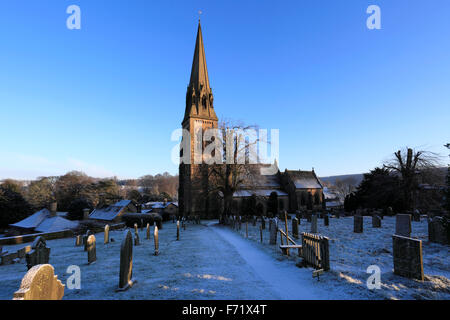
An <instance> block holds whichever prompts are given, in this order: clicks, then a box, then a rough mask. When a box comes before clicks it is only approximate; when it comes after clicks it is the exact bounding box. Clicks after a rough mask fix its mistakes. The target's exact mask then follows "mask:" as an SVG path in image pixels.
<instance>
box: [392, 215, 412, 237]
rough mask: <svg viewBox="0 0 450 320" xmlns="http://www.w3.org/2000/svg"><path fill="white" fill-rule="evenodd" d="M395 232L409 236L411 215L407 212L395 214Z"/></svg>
mask: <svg viewBox="0 0 450 320" xmlns="http://www.w3.org/2000/svg"><path fill="white" fill-rule="evenodd" d="M395 234H396V235H398V236H403V237H410V236H411V216H410V215H409V214H397V216H396V217H395Z"/></svg>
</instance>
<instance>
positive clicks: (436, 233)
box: [428, 216, 450, 244]
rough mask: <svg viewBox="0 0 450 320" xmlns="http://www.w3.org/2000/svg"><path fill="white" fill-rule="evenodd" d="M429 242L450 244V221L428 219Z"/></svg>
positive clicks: (435, 218) (442, 218)
mask: <svg viewBox="0 0 450 320" xmlns="http://www.w3.org/2000/svg"><path fill="white" fill-rule="evenodd" d="M428 241H430V242H436V243H440V244H450V220H446V219H445V218H444V217H438V216H435V217H433V218H432V219H428Z"/></svg>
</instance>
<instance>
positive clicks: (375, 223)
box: [372, 216, 381, 228]
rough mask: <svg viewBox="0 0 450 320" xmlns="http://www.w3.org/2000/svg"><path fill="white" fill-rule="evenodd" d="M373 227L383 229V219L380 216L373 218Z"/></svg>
mask: <svg viewBox="0 0 450 320" xmlns="http://www.w3.org/2000/svg"><path fill="white" fill-rule="evenodd" d="M372 227H373V228H381V218H380V217H379V216H372Z"/></svg>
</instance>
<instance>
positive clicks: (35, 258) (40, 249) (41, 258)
mask: <svg viewBox="0 0 450 320" xmlns="http://www.w3.org/2000/svg"><path fill="white" fill-rule="evenodd" d="M25 257H26V260H27V267H28V270H30V269H31V268H32V267H34V266H35V265H38V264H47V263H48V261H49V259H50V248H47V244H46V242H45V239H44V238H43V237H37V238H36V239H34V241H33V244H32V245H31V251H30V252H28V253H27V254H26V255H25Z"/></svg>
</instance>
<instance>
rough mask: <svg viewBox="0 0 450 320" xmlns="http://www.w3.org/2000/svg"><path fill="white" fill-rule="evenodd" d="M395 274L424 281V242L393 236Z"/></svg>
mask: <svg viewBox="0 0 450 320" xmlns="http://www.w3.org/2000/svg"><path fill="white" fill-rule="evenodd" d="M392 240H393V258H394V274H397V275H399V276H402V277H407V278H413V279H418V280H421V281H423V279H424V275H423V258H422V240H417V239H412V238H408V237H402V236H398V235H393V236H392Z"/></svg>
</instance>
